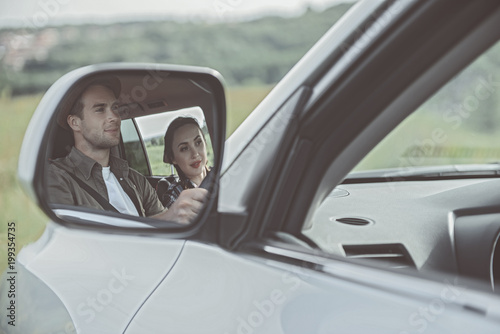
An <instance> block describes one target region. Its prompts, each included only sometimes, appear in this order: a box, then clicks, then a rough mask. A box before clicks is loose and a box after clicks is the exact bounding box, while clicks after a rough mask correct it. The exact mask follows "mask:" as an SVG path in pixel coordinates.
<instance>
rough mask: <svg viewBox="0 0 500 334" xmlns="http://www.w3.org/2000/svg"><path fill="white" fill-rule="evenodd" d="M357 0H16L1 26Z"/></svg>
mask: <svg viewBox="0 0 500 334" xmlns="http://www.w3.org/2000/svg"><path fill="white" fill-rule="evenodd" d="M353 1H354V0H113V1H110V0H13V1H10V0H9V1H1V2H0V27H24V28H41V27H44V26H50V25H57V24H68V23H70V24H78V23H89V22H90V23H103V24H106V23H112V22H117V21H128V20H142V19H147V18H150V17H152V16H154V17H155V18H161V19H168V18H172V19H178V20H187V21H199V20H210V21H238V20H247V19H252V18H257V17H260V16H263V15H282V16H293V15H299V14H300V13H302V12H303V11H304V10H305V8H307V6H310V7H311V8H313V9H315V10H323V9H325V8H328V7H330V6H332V5H334V4H337V3H340V2H353Z"/></svg>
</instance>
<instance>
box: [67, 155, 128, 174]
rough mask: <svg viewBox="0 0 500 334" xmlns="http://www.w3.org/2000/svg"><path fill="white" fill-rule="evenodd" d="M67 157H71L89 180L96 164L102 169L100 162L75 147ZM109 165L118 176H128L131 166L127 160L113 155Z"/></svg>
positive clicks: (73, 162)
mask: <svg viewBox="0 0 500 334" xmlns="http://www.w3.org/2000/svg"><path fill="white" fill-rule="evenodd" d="M66 158H67V159H69V160H70V161H71V162H72V164H73V165H74V166H75V167H76V168H78V169H79V170H80V172H81V173H82V174H83V176H84V177H85V179H86V180H87V181H88V180H89V179H90V177H91V175H92V169H93V168H94V166H96V168H98V169H99V170H102V166H101V165H100V164H98V163H97V162H96V161H95V160H93V159H91V158H89V157H88V156H86V155H85V154H83V153H82V152H80V151H79V150H78V149H77V148H75V147H73V148H72V149H71V152H70V153H69V154H68V156H67V157H66ZM109 165H110V167H111V171H112V172H113V174H115V176H116V177H117V178H127V177H128V169H129V167H128V163H127V161H125V160H123V159H120V158H118V157H115V156H112V155H111V156H110V157H109Z"/></svg>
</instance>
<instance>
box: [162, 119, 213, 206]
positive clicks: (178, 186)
mask: <svg viewBox="0 0 500 334" xmlns="http://www.w3.org/2000/svg"><path fill="white" fill-rule="evenodd" d="M164 145H165V147H164V152H163V162H165V163H169V164H172V165H174V167H175V169H176V170H177V174H178V175H179V180H178V181H176V182H173V183H170V184H169V185H168V187H167V188H166V190H164V191H159V198H160V200H161V202H162V203H163V205H164V206H165V207H166V208H169V207H170V206H171V205H172V204H173V203H174V202H175V200H176V199H177V198H178V197H179V195H180V193H181V191H182V190H184V189H189V188H197V187H199V186H200V184H201V182H202V181H203V180H204V179H205V177H206V176H207V174H208V172H209V171H210V169H209V168H208V167H207V145H206V140H205V135H204V134H203V131H201V128H200V126H199V124H198V122H197V121H196V120H195V119H194V118H191V117H178V118H176V119H174V120H173V121H172V122H171V123H170V125H169V126H168V129H167V131H166V133H165V144H164ZM160 182H161V181H160ZM163 187H164V186H163ZM164 188H165V187H164Z"/></svg>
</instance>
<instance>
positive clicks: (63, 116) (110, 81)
mask: <svg viewBox="0 0 500 334" xmlns="http://www.w3.org/2000/svg"><path fill="white" fill-rule="evenodd" d="M91 86H103V87H106V88H108V89H109V90H111V91H112V92H113V94H114V95H115V97H116V98H118V97H119V96H120V92H121V83H120V79H118V78H117V77H115V76H103V77H98V78H91V79H90V80H86V81H83V82H80V83H79V84H77V85H76V86H75V87H73V89H72V90H71V91H69V92H68V93H67V94H66V96H65V97H64V98H63V101H62V102H61V103H60V105H59V107H58V109H59V111H58V115H57V124H59V125H60V126H61V127H63V128H64V129H66V130H70V128H69V125H68V122H67V119H68V115H75V116H77V117H79V118H80V119H83V102H82V95H83V93H84V92H85V91H86V90H87V89H88V88H89V87H91Z"/></svg>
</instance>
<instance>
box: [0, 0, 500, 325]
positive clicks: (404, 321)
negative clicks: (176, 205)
mask: <svg viewBox="0 0 500 334" xmlns="http://www.w3.org/2000/svg"><path fill="white" fill-rule="evenodd" d="M499 18H500V4H499V3H498V2H497V1H486V0H485V1H474V2H472V1H446V0H440V1H362V2H360V3H358V4H356V5H355V6H354V7H353V8H352V9H351V10H350V11H349V12H348V13H347V14H346V16H345V17H344V18H342V19H341V20H340V21H339V22H338V24H336V25H335V26H334V27H332V29H331V30H330V31H329V32H328V33H327V34H326V35H325V36H324V37H323V38H322V39H321V40H320V41H319V42H318V43H317V44H316V45H315V46H314V47H313V48H312V49H311V50H310V52H309V53H308V54H306V56H304V58H303V59H302V60H301V61H300V62H299V63H298V64H297V65H296V66H295V67H294V68H293V69H292V70H291V71H290V72H289V73H288V74H287V75H286V76H285V78H284V79H283V80H282V81H281V82H280V83H279V84H278V85H277V86H276V87H275V88H274V89H273V91H272V92H271V93H270V94H269V95H268V96H267V97H266V98H265V99H264V101H263V102H262V103H261V104H260V105H259V106H258V107H257V108H256V109H255V110H254V112H253V113H252V114H251V115H250V116H249V117H248V118H247V119H246V120H245V121H244V122H243V123H242V125H241V126H240V127H239V128H238V129H237V130H236V131H235V133H234V134H233V135H232V136H231V137H230V138H229V139H228V140H227V141H226V142H225V145H224V149H223V148H222V142H223V141H222V137H223V133H224V131H223V130H224V127H223V126H221V125H220V124H219V122H223V121H224V120H225V118H224V117H225V106H224V103H223V102H220V100H221V98H223V92H221V91H220V90H215V92H214V94H215V96H216V97H217V100H218V101H219V102H218V103H217V106H218V108H215V109H216V111H215V112H214V113H213V114H211V115H213V117H214V121H213V124H219V126H215V125H214V126H212V129H213V130H210V131H211V134H212V135H213V138H214V141H213V142H214V151H216V152H218V153H219V155H217V154H216V158H215V164H218V163H220V166H218V167H216V168H218V169H216V170H215V171H216V173H215V174H214V183H213V187H212V188H211V191H212V192H213V196H211V197H210V201H209V203H208V204H207V205H206V207H205V211H204V212H203V213H202V214H201V215H200V217H199V218H198V219H197V221H196V222H194V224H193V225H190V226H187V227H183V228H181V229H178V228H174V226H173V225H172V226H167V227H164V228H161V229H154V228H153V229H151V228H148V229H140V228H136V229H134V226H140V225H139V224H140V223H141V222H142V221H140V220H137V222H136V221H134V219H131V218H130V217H121V216H119V215H118V216H116V215H112V214H104V213H103V214H96V213H91V212H85V211H82V210H79V209H72V208H66V211H65V213H64V214H59V215H58V214H55V213H54V212H56V211H57V208H54V207H50V206H49V205H48V204H47V201H46V200H45V199H44V198H43V196H41V195H42V194H44V192H43V189H41V185H42V184H43V183H42V181H41V179H42V180H43V176H41V175H40V173H37V167H39V166H40V165H39V164H40V161H42V163H43V155H42V158H40V153H39V152H41V150H42V149H43V148H42V146H43V145H44V143H46V142H45V140H46V138H48V135H47V134H46V133H45V130H46V129H49V128H50V127H51V125H50V124H51V122H53V120H54V119H55V113H56V110H57V105H58V103H59V102H60V101H61V100H63V98H64V93H65V91H66V90H68V89H69V87H70V86H71V85H73V84H74V83H75V82H77V81H78V80H79V79H80V78H82V77H84V76H85V75H89V74H92V73H98V72H100V71H101V72H102V71H108V70H116V69H120V70H134V69H136V68H137V67H140V66H139V65H130V64H119V65H116V64H111V65H109V64H104V65H98V66H94V67H89V68H84V69H81V70H79V71H77V72H73V73H72V74H70V75H69V76H66V77H65V79H64V80H60V81H58V83H57V85H59V86H57V87H56V88H60V89H52V90H51V92H52V93H48V94H53V95H51V96H49V97H48V98H46V99H45V102H43V101H42V103H41V105H42V107H40V110H37V112H36V114H35V116H34V117H35V120H34V121H33V122H32V124H33V125H30V129H29V130H28V131H29V132H28V133H27V137H26V138H25V141H24V143H23V151H22V153H21V159H20V168H19V176H20V179H21V181H22V182H23V183H24V185H25V187H26V188H27V191H28V192H29V193H30V194H31V196H32V198H33V199H34V200H36V201H38V203H39V204H40V206H41V207H42V208H43V209H44V210H45V212H47V214H48V215H49V216H50V218H51V220H53V221H52V222H50V223H49V224H48V226H47V228H46V231H45V233H44V235H43V236H42V237H41V238H40V239H39V240H38V241H37V242H35V243H34V244H32V245H30V246H28V247H25V248H24V249H23V250H22V251H21V253H20V254H19V256H18V258H17V260H18V263H17V267H18V271H19V275H20V276H19V277H20V278H21V277H26V278H25V279H24V278H23V279H22V280H21V279H19V280H18V283H19V286H18V287H17V289H18V291H19V292H20V293H19V300H18V301H17V302H18V305H19V308H18V310H17V312H18V313H17V316H18V318H17V321H18V323H17V325H18V326H16V327H13V326H9V325H8V324H7V323H6V320H7V321H9V318H5V317H4V318H3V319H2V320H0V324H1V325H2V329H4V330H5V331H6V332H8V333H31V332H36V330H38V331H40V332H43V333H333V332H335V333H343V332H349V333H364V332H371V333H387V332H397V333H423V332H425V333H443V332H453V333H457V332H458V333H468V332H471V331H477V332H480V333H497V332H498V330H499V328H500V300H499V299H498V296H497V295H496V294H495V291H494V281H495V279H494V278H493V273H494V272H496V270H498V269H496V268H494V263H498V260H496V261H497V262H494V261H493V259H494V254H495V251H496V249H495V247H496V241H497V239H498V235H499V231H500V227H499V226H500V225H499V224H498V223H497V221H498V217H499V214H500V212H499V211H498V204H497V203H498V200H499V197H500V195H498V194H497V193H495V189H498V187H497V184H498V179H497V178H496V177H495V175H496V174H493V175H491V174H487V175H486V176H485V174H484V173H483V174H481V173H479V174H478V173H477V169H471V171H472V173H471V175H470V176H471V177H464V176H463V174H460V175H458V174H457V173H456V172H457V168H455V169H451V168H450V167H440V168H437V167H436V168H434V169H432V168H427V169H425V170H419V171H418V173H417V172H415V170H413V169H412V170H409V169H401V168H400V169H398V170H396V171H392V172H391V173H390V171H388V170H385V171H384V173H386V174H384V173H380V172H357V173H350V172H351V170H352V169H353V168H354V167H355V166H356V164H357V163H358V162H359V161H361V160H362V158H363V157H364V156H365V155H366V154H367V153H368V152H370V150H371V149H372V148H373V147H374V146H375V144H377V143H378V142H379V141H381V140H382V139H383V138H384V137H385V136H386V134H387V133H389V132H390V131H391V130H392V129H393V128H394V127H395V126H396V125H398V124H399V123H400V122H401V121H402V120H403V119H405V118H406V117H407V116H408V115H409V114H411V113H412V112H413V111H414V110H415V109H416V108H417V107H418V106H419V105H420V104H421V103H422V102H424V101H425V100H426V99H428V98H429V96H431V95H432V94H434V93H435V92H436V91H437V90H438V89H439V88H440V87H442V86H443V85H444V84H445V83H446V82H447V81H448V80H449V79H450V78H451V77H452V76H454V75H455V74H456V73H457V72H458V71H460V70H461V69H462V68H464V67H466V66H467V64H469V63H470V62H471V61H472V60H473V59H474V58H475V57H477V56H478V55H480V54H481V53H483V52H484V51H485V50H486V49H487V48H488V47H490V46H491V45H493V44H494V43H495V42H496V41H497V40H498V39H499V37H500V29H499V23H500V19H499ZM165 70H169V71H173V72H175V71H178V72H179V73H181V72H182V73H184V74H185V75H187V76H189V75H191V76H195V75H210V76H211V77H212V78H216V79H217V78H218V75H217V74H216V73H214V72H213V71H210V70H206V69H197V68H178V67H168V66H167V67H165ZM217 80H218V79H217ZM212 85H213V86H212V87H219V86H218V84H217V83H216V80H215V81H214V83H213V84H212ZM222 100H223V99H222ZM48 110H50V112H49V111H48ZM209 123H210V122H209ZM209 127H210V126H209ZM52 128H53V126H52ZM30 131H31V132H30ZM142 150H143V152H144V154H146V155H147V154H148V153H147V151H146V150H145V149H144V148H142ZM41 159H42V160H41ZM491 170H494V171H496V169H495V168H491ZM481 171H483V172H484V169H482V170H481ZM149 172H150V173H151V171H149ZM452 172H455V174H453V175H451V176H453V177H451V178H449V177H447V176H446V173H448V174H450V173H452ZM429 173H430V174H431V175H433V177H431V178H429V177H427V178H425V177H424V175H425V174H427V175H429ZM432 173H433V174H432ZM151 174H154V173H151ZM443 175H444V176H443ZM154 176H155V175H149V177H150V178H154ZM412 177H413V178H412ZM419 177H420V178H419ZM423 178H425V180H423ZM483 191H484V192H483ZM467 193H469V194H472V195H467ZM481 193H482V194H483V195H478V194H481ZM72 210H73V211H75V212H77V214H75V215H72V214H71V212H72ZM331 218H333V219H331ZM78 219H79V220H80V221H79V220H78ZM339 220H340V223H343V222H347V223H348V224H347V225H328V224H327V223H325V222H330V223H334V224H337V223H336V222H337V221H339ZM317 221H320V222H321V223H315V222H317ZM91 222H100V223H102V222H104V223H105V224H106V225H107V226H105V227H103V228H101V227H99V226H97V224H94V225H93V224H91ZM123 224H125V225H126V226H128V227H130V228H129V229H127V228H118V227H120V226H123ZM356 224H357V225H358V226H356ZM361 225H365V226H363V227H360V226H361ZM332 226H333V227H332ZM361 228H362V229H364V230H360V229H361ZM398 252H399V253H398ZM359 257H362V258H363V260H359V261H358V260H356V258H359ZM373 257H378V258H380V257H386V258H394V257H397V258H398V259H401V258H402V261H400V262H397V261H396V262H394V261H389V262H387V261H372V260H371V258H373ZM495 259H496V258H495ZM379 263H381V265H380V264H379ZM387 264H388V265H387ZM497 265H498V264H497ZM485 266H486V267H487V268H484V267H485ZM401 267H405V268H401ZM408 267H410V268H408ZM21 275H22V276H21ZM7 276H9V274H8V273H7ZM490 276H491V277H490ZM3 282H5V280H3V281H2V283H3ZM6 290H8V287H7V288H6V285H4V287H3V291H2V293H4V295H3V296H5V293H6ZM21 291H22V293H21ZM2 299H4V298H2ZM4 300H7V298H5V299H4ZM20 305H26V306H24V307H26V309H27V310H29V311H23V309H22V308H21V306H20ZM24 317H26V318H24Z"/></svg>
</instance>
